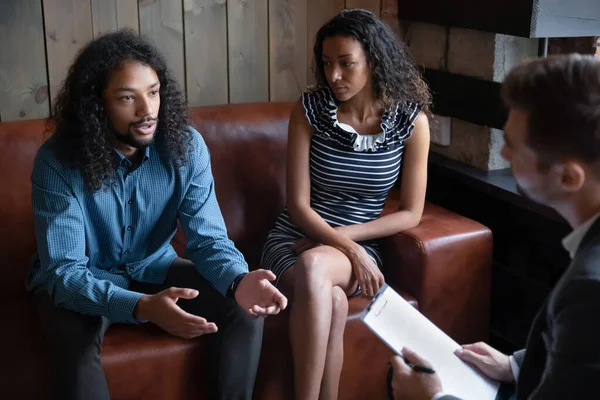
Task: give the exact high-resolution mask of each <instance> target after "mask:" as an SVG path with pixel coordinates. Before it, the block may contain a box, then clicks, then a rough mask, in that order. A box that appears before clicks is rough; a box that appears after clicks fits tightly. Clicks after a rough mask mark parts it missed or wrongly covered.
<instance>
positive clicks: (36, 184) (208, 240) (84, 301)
mask: <svg viewBox="0 0 600 400" xmlns="http://www.w3.org/2000/svg"><path fill="white" fill-rule="evenodd" d="M190 129H191V130H192V131H193V133H194V135H193V136H194V140H193V147H194V150H193V152H192V155H191V157H190V159H189V162H188V163H187V164H186V165H185V166H183V167H181V168H179V169H177V168H175V166H174V165H173V164H172V163H170V162H167V161H165V159H164V158H161V156H160V154H159V150H158V148H157V147H156V146H155V145H152V146H150V147H148V148H146V153H145V157H144V159H143V161H142V163H141V164H140V165H139V167H138V168H136V169H134V170H132V163H131V162H130V161H129V160H128V159H127V158H125V157H123V156H122V155H121V154H119V153H118V152H117V151H115V152H114V155H115V162H116V163H117V165H118V169H117V174H116V179H115V181H114V184H113V185H111V186H109V187H107V188H103V189H100V190H99V191H96V192H93V191H91V190H89V189H86V187H85V186H84V181H83V178H82V176H81V174H80V173H79V171H78V170H76V169H73V168H71V167H68V166H65V165H63V164H61V163H60V162H59V161H58V160H57V158H56V157H55V155H54V152H53V150H52V149H51V142H52V139H50V140H49V141H48V142H46V143H45V144H44V145H42V147H41V148H40V149H39V151H38V154H37V156H36V159H35V164H34V167H33V172H32V175H31V184H32V203H33V215H34V222H35V235H36V240H37V255H36V257H35V258H34V262H33V264H32V267H31V270H30V273H29V277H28V280H27V289H28V290H29V291H35V290H40V289H41V290H46V291H48V293H50V295H51V296H52V299H53V301H54V303H55V304H56V305H58V306H62V307H65V308H67V309H70V310H72V311H75V312H79V313H82V314H88V315H102V316H105V317H107V318H108V319H110V320H111V321H112V322H133V323H135V322H137V321H136V319H135V318H134V317H133V315H132V313H133V310H134V308H135V305H136V304H137V301H138V299H139V298H140V297H141V296H142V294H141V293H136V292H133V291H130V290H128V288H129V284H130V282H131V281H132V280H135V281H140V282H149V283H162V282H164V280H165V277H166V275H167V272H168V269H169V265H170V264H171V262H172V261H173V259H174V258H175V257H176V253H175V250H174V249H173V247H172V246H171V244H170V241H171V239H172V238H173V235H174V234H175V231H176V226H177V220H178V219H179V221H180V223H181V226H182V227H183V230H184V232H185V236H186V239H187V247H186V256H187V257H188V258H189V259H190V260H191V261H193V262H194V264H195V265H196V269H197V270H198V272H199V273H200V274H202V276H204V277H205V278H206V279H207V280H208V281H209V282H210V283H211V284H212V285H214V287H215V288H216V289H217V290H218V291H219V292H221V293H222V294H225V292H226V290H227V287H228V286H229V285H230V284H231V282H232V281H233V280H234V279H235V277H236V276H238V275H239V274H240V273H242V272H246V271H247V270H248V265H247V264H246V262H245V261H244V258H243V256H242V255H241V254H240V252H239V251H238V250H236V248H235V247H234V245H233V242H232V241H231V240H229V239H228V237H227V230H226V228H225V223H224V221H223V217H222V215H221V211H220V209H219V205H218V203H217V199H216V196H215V190H214V181H213V177H212V172H211V168H210V155H209V152H208V148H207V147H206V144H205V143H204V140H203V139H202V137H201V136H200V134H199V133H198V132H197V131H196V130H194V129H193V128H191V127H190Z"/></svg>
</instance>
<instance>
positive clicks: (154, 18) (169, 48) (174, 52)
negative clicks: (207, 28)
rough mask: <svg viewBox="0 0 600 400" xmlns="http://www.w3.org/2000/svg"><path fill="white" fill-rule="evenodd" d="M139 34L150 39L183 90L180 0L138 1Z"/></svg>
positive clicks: (183, 72)
mask: <svg viewBox="0 0 600 400" xmlns="http://www.w3.org/2000/svg"><path fill="white" fill-rule="evenodd" d="M139 14H140V33H141V34H142V35H145V36H146V37H148V38H149V39H151V40H152V41H153V42H154V44H156V46H157V47H158V49H160V51H161V53H162V54H163V55H164V57H165V58H166V60H167V65H168V67H169V69H170V70H171V71H172V72H173V74H174V75H175V79H176V80H177V82H178V83H179V85H180V87H181V90H185V58H184V52H183V51H184V50H183V15H182V14H183V9H182V2H181V1H180V0H177V1H174V0H139Z"/></svg>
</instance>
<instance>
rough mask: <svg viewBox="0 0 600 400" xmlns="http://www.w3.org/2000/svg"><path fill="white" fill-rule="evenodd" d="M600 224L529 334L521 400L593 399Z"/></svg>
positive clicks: (599, 351)
mask: <svg viewBox="0 0 600 400" xmlns="http://www.w3.org/2000/svg"><path fill="white" fill-rule="evenodd" d="M598 315H600V221H597V222H596V223H595V224H594V225H593V226H592V228H591V229H590V231H589V232H588V234H587V235H586V237H585V238H584V241H583V242H582V245H581V246H580V248H579V250H578V252H577V254H576V256H575V258H574V260H573V262H572V263H571V265H570V266H569V268H568V269H567V270H566V271H565V273H564V274H563V276H562V277H561V279H560V280H559V282H558V283H557V284H556V286H555V288H554V289H553V291H552V293H551V294H550V297H549V299H548V302H547V303H546V305H545V306H544V307H543V308H542V310H541V311H540V313H539V314H538V316H537V317H536V319H535V321H534V323H533V325H532V329H531V331H530V335H529V339H528V342H527V349H526V352H525V356H524V357H523V359H522V363H521V371H520V374H519V379H518V389H517V399H519V400H520V399H528V400H541V399H544V400H552V399H565V398H569V399H577V398H590V397H588V396H591V394H590V393H597V382H596V379H598V377H600V318H598Z"/></svg>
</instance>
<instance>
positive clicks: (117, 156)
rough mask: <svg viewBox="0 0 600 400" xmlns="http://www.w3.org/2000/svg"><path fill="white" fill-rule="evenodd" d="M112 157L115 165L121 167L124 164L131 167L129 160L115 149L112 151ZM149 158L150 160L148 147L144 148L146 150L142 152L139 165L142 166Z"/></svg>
mask: <svg viewBox="0 0 600 400" xmlns="http://www.w3.org/2000/svg"><path fill="white" fill-rule="evenodd" d="M113 155H114V158H115V162H116V163H117V165H122V164H123V163H125V164H126V165H127V166H128V167H129V166H131V165H132V162H131V161H129V159H128V158H127V157H125V156H124V155H123V154H121V153H119V152H118V151H117V150H116V149H113ZM149 158H150V146H146V148H145V150H144V159H143V160H142V162H141V163H140V164H143V163H144V162H146V161H148V159H149Z"/></svg>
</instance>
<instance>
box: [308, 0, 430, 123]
mask: <svg viewBox="0 0 600 400" xmlns="http://www.w3.org/2000/svg"><path fill="white" fill-rule="evenodd" d="M333 36H346V37H352V38H354V39H356V40H357V41H358V42H359V43H360V44H361V45H362V48H363V50H364V52H365V55H366V56H367V62H368V63H369V66H370V67H371V73H372V76H373V90H374V95H375V97H376V98H377V99H379V100H381V101H382V102H383V105H384V107H386V108H388V107H391V106H393V105H394V104H397V103H400V104H406V103H407V102H413V103H418V104H420V105H421V107H422V110H423V111H424V112H425V113H426V114H428V115H430V105H431V92H430V91H429V87H428V86H427V84H426V83H425V82H424V81H423V79H422V78H421V73H420V71H419V69H418V68H417V67H416V65H415V63H414V61H413V58H412V55H411V54H410V51H409V50H408V48H407V46H406V45H405V44H404V43H403V42H402V41H401V40H400V39H399V38H398V37H397V36H396V34H395V33H394V32H393V31H392V30H391V29H390V28H389V27H388V26H387V25H386V24H385V23H384V22H383V21H381V20H380V19H379V18H377V16H376V15H375V14H373V13H372V12H370V11H367V10H362V9H347V10H343V11H342V12H340V13H339V14H338V15H336V16H335V17H333V19H331V20H330V21H329V22H328V23H326V24H325V25H323V26H322V27H321V29H319V31H318V32H317V35H316V39H315V45H314V54H313V69H314V73H315V78H316V81H317V85H318V86H320V87H327V86H329V84H328V83H327V78H326V77H325V72H324V69H323V59H322V56H323V41H324V40H325V39H326V38H329V37H333Z"/></svg>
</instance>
